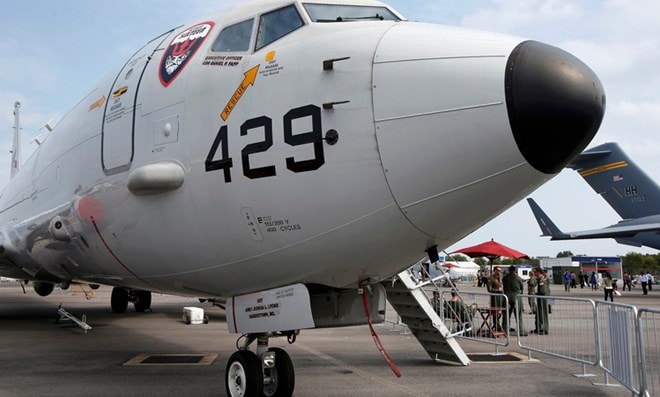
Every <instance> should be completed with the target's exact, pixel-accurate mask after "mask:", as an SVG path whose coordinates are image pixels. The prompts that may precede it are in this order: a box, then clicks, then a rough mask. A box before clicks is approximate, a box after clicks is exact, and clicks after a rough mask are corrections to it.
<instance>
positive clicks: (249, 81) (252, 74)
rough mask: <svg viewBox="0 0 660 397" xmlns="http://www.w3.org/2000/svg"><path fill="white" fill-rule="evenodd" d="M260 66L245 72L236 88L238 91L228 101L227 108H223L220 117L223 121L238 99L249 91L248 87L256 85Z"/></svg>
mask: <svg viewBox="0 0 660 397" xmlns="http://www.w3.org/2000/svg"><path fill="white" fill-rule="evenodd" d="M259 66H260V65H257V66H255V67H253V68H252V69H250V70H248V71H247V72H245V73H243V76H245V77H244V78H243V81H241V84H239V85H238V88H237V89H236V91H234V95H232V96H231V98H230V99H229V102H227V104H226V105H225V108H224V109H223V110H222V113H221V114H220V117H221V118H222V120H223V121H227V119H228V118H229V115H230V114H231V112H232V110H234V108H235V107H236V105H237V104H238V101H240V100H241V97H242V96H243V94H245V91H247V89H248V87H249V86H251V85H254V82H255V81H256V80H257V72H259Z"/></svg>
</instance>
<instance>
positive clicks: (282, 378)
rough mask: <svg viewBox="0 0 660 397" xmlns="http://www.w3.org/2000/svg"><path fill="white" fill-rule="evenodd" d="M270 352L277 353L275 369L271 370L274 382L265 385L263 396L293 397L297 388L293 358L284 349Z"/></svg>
mask: <svg viewBox="0 0 660 397" xmlns="http://www.w3.org/2000/svg"><path fill="white" fill-rule="evenodd" d="M268 350H269V351H272V352H275V368H272V369H271V370H270V371H271V377H272V378H273V381H274V382H273V383H271V384H269V385H264V389H263V395H264V396H265V397H291V396H292V395H293V389H294V388H295V386H296V376H295V372H294V369H293V363H292V362H291V357H289V354H288V353H287V352H286V351H285V350H284V349H280V348H278V347H273V348H270V349H268Z"/></svg>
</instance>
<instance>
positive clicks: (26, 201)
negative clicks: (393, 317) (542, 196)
mask: <svg viewBox="0 0 660 397" xmlns="http://www.w3.org/2000/svg"><path fill="white" fill-rule="evenodd" d="M604 111H605V94H604V91H603V88H602V85H601V83H600V81H599V80H598V77H597V76H596V75H595V74H594V72H593V71H592V70H591V69H589V67H588V66H586V65H585V64H584V63H582V62H581V61H580V60H578V59H577V58H575V57H574V56H572V55H571V54H569V53H567V52H565V51H563V50H560V49H558V48H556V47H552V46H549V45H546V44H543V43H540V42H536V41H530V40H524V39H520V38H516V37H511V36H504V35H498V34H493V33H482V32H476V31H473V30H466V29H460V28H454V27H447V26H439V25H432V24H426V23H418V22H410V21H407V20H405V18H404V17H403V16H402V15H401V14H399V13H398V12H397V11H395V10H394V9H392V8H391V7H389V6H388V5H386V4H384V3H381V2H378V1H371V0H359V1H354V0H351V1H343V0H324V1H322V2H316V1H305V0H269V1H263V0H257V1H249V2H244V3H240V4H239V5H237V6H236V7H235V8H234V9H233V10H232V11H229V12H227V13H225V14H224V15H221V16H218V17H209V18H205V19H203V20H201V21H198V22H195V23H192V24H189V25H186V26H184V27H181V28H177V29H174V30H170V31H167V32H165V33H164V34H162V35H160V36H158V37H156V38H155V39H153V40H152V41H150V42H149V43H147V44H146V45H145V46H144V47H143V48H141V49H140V50H138V51H137V52H136V53H135V54H134V55H133V56H132V57H131V58H130V59H128V60H126V61H125V62H124V63H122V64H121V66H120V67H119V68H118V69H117V70H115V71H114V72H113V73H111V74H110V75H109V76H108V77H106V78H105V79H103V80H101V81H100V83H99V84H98V85H97V86H96V87H94V88H93V89H92V90H91V91H90V92H89V93H88V94H87V95H86V96H85V97H84V98H83V99H82V100H81V101H80V102H79V103H78V104H77V105H76V106H75V107H74V108H73V109H72V110H71V111H70V112H69V113H68V114H67V115H66V116H65V117H64V118H63V119H62V120H61V121H60V122H59V123H58V124H57V125H56V126H55V128H54V129H53V131H52V132H51V133H50V134H49V135H48V137H47V138H46V139H45V140H44V141H43V142H41V144H40V145H39V147H38V148H37V150H36V152H35V153H34V154H33V155H32V156H31V157H30V158H29V159H28V160H27V161H26V162H25V163H24V164H22V165H21V166H20V169H19V170H17V172H16V173H15V175H14V177H13V178H12V179H11V181H10V183H9V185H8V186H7V187H6V188H5V190H4V191H3V193H2V196H1V197H0V253H1V255H0V275H3V276H7V277H12V278H17V279H21V280H29V281H31V282H32V283H33V285H34V288H35V290H36V291H37V292H38V293H39V294H40V295H47V294H49V293H50V292H51V291H52V290H53V288H54V286H55V285H60V286H61V287H63V288H64V287H66V286H68V285H69V284H70V283H72V282H86V283H91V284H104V285H110V286H113V287H114V288H113V291H112V297H111V307H112V310H113V311H115V312H123V311H126V310H127V306H128V303H129V302H133V303H134V304H135V308H136V311H142V310H146V309H148V308H149V306H150V301H151V291H157V292H162V293H167V294H177V295H186V296H194V297H199V298H206V299H218V300H223V301H225V302H226V308H227V319H228V326H229V329H230V331H231V332H232V333H238V334H244V335H246V337H245V338H244V339H243V342H244V343H243V345H242V347H241V348H240V349H239V351H237V352H236V353H234V354H233V355H232V356H231V357H230V359H229V360H228V363H227V371H226V387H227V392H228V394H229V395H232V396H234V395H242V396H252V395H262V394H263V395H269V396H275V395H277V396H290V395H291V394H292V393H293V389H294V383H295V381H294V371H293V365H292V363H291V359H290V358H289V356H288V355H287V354H286V352H285V351H284V350H283V349H275V348H273V349H269V348H268V340H269V338H272V337H276V336H285V337H287V338H289V340H290V341H293V340H295V337H296V335H298V331H299V330H300V329H307V328H314V327H340V326H348V325H356V324H365V323H367V321H368V318H367V316H366V315H361V314H360V310H357V311H356V310H355V309H354V308H355V307H358V308H360V307H362V303H363V297H362V295H361V293H362V292H363V291H365V293H368V294H369V299H370V301H371V303H370V304H371V305H372V307H371V310H370V311H371V313H373V314H374V318H373V321H374V322H377V321H383V319H384V313H383V310H382V308H384V302H385V293H384V288H383V285H382V284H381V281H383V280H385V279H387V278H389V277H391V276H393V275H394V274H397V273H398V272H400V271H402V270H403V269H406V268H408V267H410V266H411V265H412V264H414V263H416V262H418V261H419V259H420V257H422V256H424V255H425V254H428V255H429V256H430V259H431V261H432V262H433V261H435V260H437V256H438V254H437V252H438V247H440V248H445V247H448V246H450V245H452V244H453V243H455V242H456V241H458V240H460V239H461V238H463V237H464V236H466V235H467V234H469V233H471V232H472V231H474V230H475V229H477V228H479V227H480V226H481V225H483V224H484V223H486V222H487V221H489V220H490V219H492V218H494V217H495V216H497V215H498V214H500V213H502V212H503V211H505V210H506V209H507V208H509V207H510V206H512V205H513V204H514V203H516V202H517V201H519V200H521V199H523V198H524V197H526V196H527V195H529V194H530V193H531V192H532V191H534V190H535V189H536V188H538V187H539V186H540V185H542V184H543V183H545V182H546V181H548V180H549V179H551V178H552V177H553V176H554V175H556V174H557V173H558V172H559V171H561V170H562V169H563V168H564V167H565V166H566V164H568V163H569V162H570V161H571V160H572V159H573V158H574V157H575V156H576V155H577V154H579V153H580V152H581V151H582V150H583V149H584V148H585V147H586V145H587V144H588V143H589V142H590V141H591V139H592V138H593V136H594V135H595V134H596V132H597V130H598V128H599V127H600V124H601V121H602V118H603V115H604ZM475 153H478V154H479V155H478V156H475ZM464 156H470V157H471V158H474V159H475V160H474V161H473V162H471V164H470V165H469V166H468V167H466V166H465V165H464V164H461V163H460V162H456V161H454V160H453V159H455V158H461V157H464ZM440 219H442V222H439V220H440ZM365 312H366V310H365ZM255 341H257V342H258V343H257V346H256V349H254V350H256V353H255V352H253V351H250V350H249V349H248V348H249V347H250V345H253V342H255Z"/></svg>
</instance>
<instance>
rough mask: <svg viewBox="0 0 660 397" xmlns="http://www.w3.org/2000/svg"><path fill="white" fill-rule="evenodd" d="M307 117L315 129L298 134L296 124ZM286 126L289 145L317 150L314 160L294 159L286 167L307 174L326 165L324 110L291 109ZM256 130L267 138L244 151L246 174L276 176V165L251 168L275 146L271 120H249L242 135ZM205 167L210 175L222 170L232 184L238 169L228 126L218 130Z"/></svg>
mask: <svg viewBox="0 0 660 397" xmlns="http://www.w3.org/2000/svg"><path fill="white" fill-rule="evenodd" d="M303 118H311V121H312V130H311V131H309V132H304V133H300V134H295V135H294V134H293V121H294V120H298V119H303ZM283 126H284V142H285V143H287V144H288V145H289V146H300V145H312V147H313V148H314V158H313V159H311V160H301V161H296V159H295V158H293V157H287V158H286V168H287V169H289V170H290V171H293V172H307V171H313V170H317V169H319V168H320V167H321V166H322V165H323V164H324V163H325V156H324V153H323V136H322V127H321V109H320V108H319V107H318V106H314V105H307V106H302V107H299V108H295V109H291V110H289V111H288V112H287V113H286V114H285V115H284V117H283ZM253 130H261V131H263V134H264V139H263V140H262V141H259V142H255V143H250V144H248V145H246V146H245V147H244V148H243V149H242V150H241V159H242V161H241V163H242V164H241V165H242V168H243V175H245V176H246V177H248V178H250V179H257V178H266V177H271V176H275V175H276V174H277V171H276V169H275V166H274V165H270V166H265V167H258V168H252V167H251V166H250V156H251V155H253V154H256V153H262V152H266V151H268V149H270V147H271V146H273V121H272V120H271V119H270V117H266V116H260V117H256V118H253V119H249V120H247V121H245V122H244V123H243V124H241V136H247V135H248V134H249V133H250V131H253ZM218 150H219V151H220V158H219V159H216V156H217V155H218ZM204 164H205V167H206V172H209V171H220V170H222V171H223V174H224V177H225V182H226V183H229V182H231V168H232V167H233V166H234V160H233V159H232V158H231V157H229V137H228V133H227V126H226V125H223V126H222V127H220V130H218V133H217V135H216V136H215V140H213V144H212V145H211V150H210V151H209V154H208V156H207V157H206V162H205V163H204Z"/></svg>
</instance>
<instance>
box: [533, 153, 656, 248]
mask: <svg viewBox="0 0 660 397" xmlns="http://www.w3.org/2000/svg"><path fill="white" fill-rule="evenodd" d="M568 167H569V168H572V169H574V170H576V171H577V172H578V173H579V174H580V176H582V177H583V178H584V180H585V181H587V183H589V185H591V187H592V188H593V189H594V191H595V192H596V193H598V194H599V195H601V196H602V197H603V199H605V201H607V203H608V204H609V205H610V206H611V207H612V208H613V209H614V210H615V211H616V212H617V214H619V216H620V217H621V218H623V220H621V221H620V222H619V223H617V224H615V225H611V226H607V227H605V228H602V229H596V230H584V231H577V232H562V231H561V230H560V229H559V228H558V227H557V226H556V225H555V224H554V222H553V221H552V220H551V219H550V218H549V217H548V216H547V215H546V214H545V212H543V210H542V209H541V207H539V205H538V204H537V203H536V202H535V201H534V200H533V199H531V198H528V199H527V202H528V203H529V206H530V207H531V209H532V212H533V213H534V216H535V217H536V221H537V222H538V224H539V226H540V227H541V231H542V233H543V234H542V236H550V237H552V238H551V240H576V239H600V238H613V239H615V240H616V241H617V242H618V243H620V244H626V245H632V246H635V247H641V246H647V247H651V248H655V249H660V188H659V187H658V184H657V183H656V182H655V181H654V180H653V179H651V178H650V177H649V176H648V175H647V174H646V173H645V172H644V171H643V170H642V169H640V168H639V167H638V166H637V164H635V162H634V161H632V160H631V159H630V157H628V156H627V155H626V153H625V152H624V151H623V150H622V149H621V148H620V147H619V145H618V144H616V143H611V142H610V143H605V144H602V145H599V146H596V147H594V148H591V149H589V150H586V151H584V152H583V153H582V154H580V155H579V156H578V157H577V158H575V160H573V161H572V162H571V163H570V164H569V165H568Z"/></svg>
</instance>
